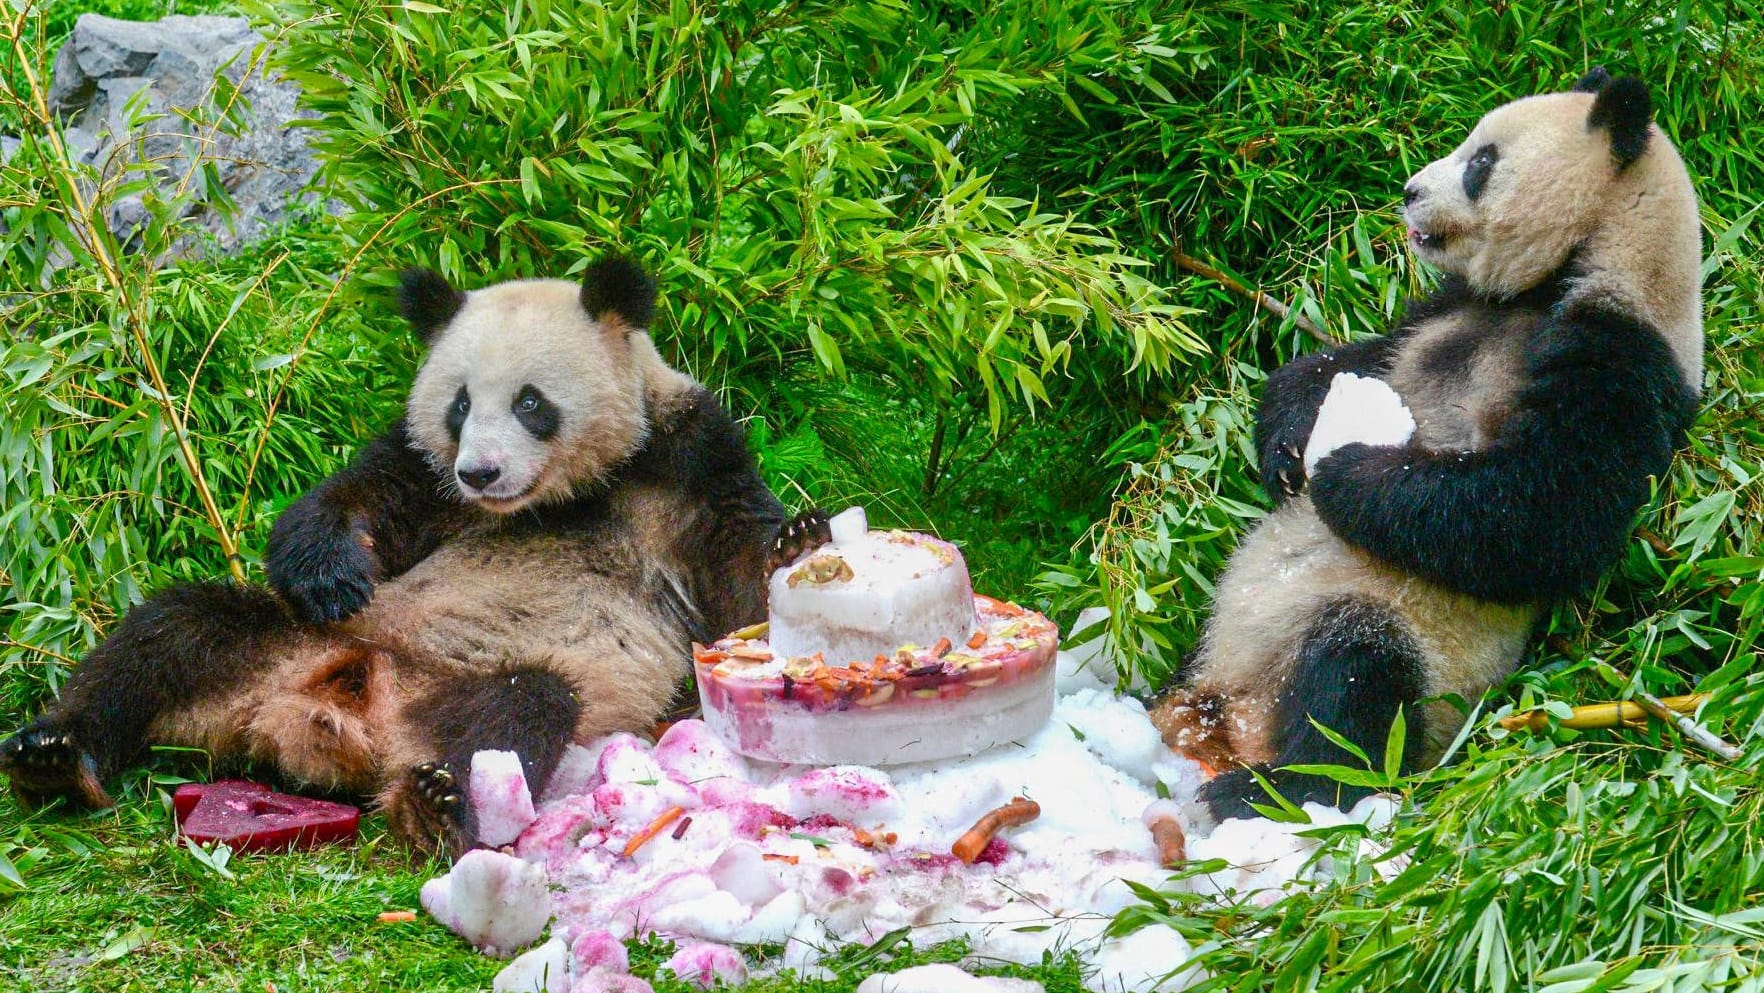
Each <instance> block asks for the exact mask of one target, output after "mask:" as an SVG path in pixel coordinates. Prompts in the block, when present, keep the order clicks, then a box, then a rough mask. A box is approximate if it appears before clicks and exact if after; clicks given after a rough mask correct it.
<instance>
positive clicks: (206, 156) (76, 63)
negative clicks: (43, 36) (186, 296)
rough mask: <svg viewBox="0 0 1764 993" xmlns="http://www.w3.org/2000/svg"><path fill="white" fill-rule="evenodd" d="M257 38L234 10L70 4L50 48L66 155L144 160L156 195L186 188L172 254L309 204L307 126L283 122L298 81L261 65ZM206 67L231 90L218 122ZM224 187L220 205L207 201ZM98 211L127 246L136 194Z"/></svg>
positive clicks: (128, 164) (113, 175) (139, 224)
mask: <svg viewBox="0 0 1764 993" xmlns="http://www.w3.org/2000/svg"><path fill="white" fill-rule="evenodd" d="M262 44H263V36H262V35H260V34H258V33H257V32H256V31H253V30H252V29H251V24H250V22H249V21H247V20H246V19H245V18H242V17H214V16H200V17H187V16H173V17H167V18H165V19H163V20H159V21H146V22H138V21H122V20H117V19H115V18H111V17H103V16H100V15H98V14H82V15H80V18H79V20H78V21H76V22H75V23H74V30H73V34H72V35H70V36H69V38H68V40H67V42H66V44H64V45H63V46H62V48H61V51H60V52H59V53H57V55H56V58H55V68H54V74H53V77H52V80H51V83H50V88H49V93H48V98H49V103H50V106H51V107H52V108H53V110H54V111H55V112H56V113H57V114H58V115H60V116H61V119H62V121H63V124H64V127H65V140H66V141H67V143H68V146H69V149H70V151H74V152H75V154H76V155H77V157H78V160H79V161H80V162H83V163H87V164H90V165H92V166H94V167H95V168H96V169H97V170H98V173H99V179H100V182H109V181H114V180H116V179H118V178H119V177H120V176H121V175H122V174H123V173H124V172H126V171H127V170H129V169H130V168H146V169H149V170H150V171H152V172H153V173H154V174H155V175H156V176H157V177H158V179H159V183H160V187H161V191H162V193H163V194H170V193H172V192H173V191H175V190H176V189H177V188H178V187H179V186H180V185H184V186H185V187H186V189H185V195H186V196H187V197H188V202H187V203H185V204H183V205H182V209H183V210H184V211H185V215H186V217H187V218H188V221H189V223H188V224H187V225H186V228H187V229H191V233H190V234H189V235H188V236H187V237H185V238H184V239H183V240H182V241H181V242H180V243H179V244H177V245H175V246H171V251H172V253H173V254H191V253H200V252H202V251H205V250H218V251H222V252H226V251H230V250H232V249H234V248H236V247H238V246H239V245H242V244H247V243H249V242H252V241H256V240H258V239H260V238H262V237H263V236H264V235H265V234H266V233H267V232H268V231H269V230H270V229H273V228H275V227H277V226H280V225H282V224H284V223H286V222H287V221H289V220H291V219H293V218H294V217H296V216H299V215H300V214H302V213H310V212H314V211H316V210H318V209H321V207H320V206H319V204H318V198H317V197H316V196H315V195H314V194H313V193H312V192H311V191H309V190H308V189H307V187H308V185H309V184H310V183H311V180H312V177H313V174H314V172H316V171H317V167H318V163H317V161H316V159H315V157H314V155H313V152H312V148H311V145H310V142H309V141H308V139H307V133H306V132H305V131H303V130H301V129H299V128H296V127H293V126H292V125H293V122H295V121H296V120H299V119H300V118H302V117H304V116H308V115H304V114H302V113H301V111H300V110H299V108H298V106H297V101H298V100H299V97H300V90H299V87H298V86H296V85H295V84H293V83H291V82H288V81H286V80H283V79H280V78H278V77H275V76H273V75H272V76H266V75H265V73H264V69H263V62H264V58H263V53H262V52H261V51H260V49H259V46H261V45H262ZM217 73H220V74H224V75H225V77H226V78H227V79H228V80H229V81H231V83H232V84H233V86H234V87H236V88H237V100H238V103H237V104H236V105H235V106H234V108H233V113H232V114H231V115H230V117H231V118H232V120H231V121H230V122H229V123H228V124H226V125H225V126H224V127H221V128H219V129H218V130H217V129H215V127H214V124H213V122H215V121H216V120H218V119H219V118H220V116H221V113H220V112H221V111H222V110H223V109H224V108H218V107H216V106H215V101H216V96H217V94H216V88H215V76H216V74H217ZM241 108H243V109H244V112H243V113H240V112H239V111H240V109H241ZM211 132H212V134H213V141H212V142H211V143H210V142H208V141H206V139H207V138H208V137H209V135H210V133H211ZM195 157H199V158H200V159H201V160H203V161H205V162H207V163H209V164H211V165H212V167H213V170H214V173H213V174H214V177H215V178H216V179H218V184H217V185H218V186H219V189H218V190H214V189H210V188H208V187H206V186H205V185H204V183H203V176H202V175H201V171H200V169H199V168H198V169H196V170H193V169H192V159H193V158H195ZM186 177H189V181H188V182H187V183H186ZM225 197H230V198H231V200H232V204H233V206H232V208H231V209H228V210H222V209H219V206H220V201H221V200H222V199H224V198H225ZM108 216H109V218H110V222H111V224H112V231H113V233H114V234H115V235H116V236H117V239H118V241H119V242H121V243H122V244H124V245H128V246H130V247H131V248H133V247H138V243H139V234H140V231H141V229H142V228H143V226H144V224H145V222H146V218H147V212H146V208H145V205H144V203H143V202H142V198H141V197H140V196H139V195H136V196H129V197H119V198H117V199H116V200H115V201H114V202H113V203H112V205H111V210H110V212H109V215H108Z"/></svg>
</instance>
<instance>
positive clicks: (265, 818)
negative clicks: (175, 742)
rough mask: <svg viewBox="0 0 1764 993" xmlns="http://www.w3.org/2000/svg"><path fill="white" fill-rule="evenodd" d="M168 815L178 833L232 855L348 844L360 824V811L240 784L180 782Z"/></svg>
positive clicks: (258, 785) (228, 781) (240, 781)
mask: <svg viewBox="0 0 1764 993" xmlns="http://www.w3.org/2000/svg"><path fill="white" fill-rule="evenodd" d="M172 811H173V813H174V814H175V815H176V816H177V820H178V833H179V834H182V835H183V836H184V837H186V838H189V839H190V840H191V841H196V842H202V843H207V842H211V841H221V842H225V843H226V844H227V846H228V847H230V848H232V849H233V851H235V852H260V851H270V850H278V851H279V850H284V849H290V848H311V847H313V846H315V845H322V844H326V843H328V842H333V841H352V840H354V838H355V831H356V828H357V826H358V825H359V824H360V822H361V811H360V810H358V809H356V808H355V807H351V806H349V805H348V804H346V803H331V802H330V801H328V800H311V799H308V798H306V797H302V796H289V795H288V794H286V793H276V792H273V791H272V790H271V789H270V788H269V787H267V786H264V785H263V784H262V783H253V782H248V781H246V780H243V779H223V780H221V781H220V782H217V783H207V784H203V783H186V784H184V785H183V786H180V787H178V788H177V790H176V792H174V793H173V794H172Z"/></svg>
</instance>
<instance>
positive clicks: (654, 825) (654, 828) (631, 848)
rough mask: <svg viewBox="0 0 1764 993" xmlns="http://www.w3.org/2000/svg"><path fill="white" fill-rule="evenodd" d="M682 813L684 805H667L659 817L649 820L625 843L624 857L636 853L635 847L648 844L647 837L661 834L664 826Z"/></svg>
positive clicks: (677, 818)
mask: <svg viewBox="0 0 1764 993" xmlns="http://www.w3.org/2000/svg"><path fill="white" fill-rule="evenodd" d="M684 813H686V809H685V808H684V807H669V808H668V809H666V810H664V811H662V813H661V816H660V817H657V818H656V819H655V820H653V821H650V822H649V826H648V827H646V828H644V829H643V830H641V831H639V832H637V834H636V835H634V836H633V837H632V838H631V840H630V841H628V842H626V843H625V857H626V858H630V857H631V856H633V855H635V854H637V849H639V848H642V847H643V846H644V845H647V844H649V839H651V838H653V837H655V836H656V835H658V834H661V833H662V830H663V829H664V828H666V827H667V826H668V825H669V824H672V823H674V822H675V821H677V820H679V819H680V816H681V815H682V814H684Z"/></svg>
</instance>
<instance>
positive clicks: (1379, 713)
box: [1200, 596, 1427, 821]
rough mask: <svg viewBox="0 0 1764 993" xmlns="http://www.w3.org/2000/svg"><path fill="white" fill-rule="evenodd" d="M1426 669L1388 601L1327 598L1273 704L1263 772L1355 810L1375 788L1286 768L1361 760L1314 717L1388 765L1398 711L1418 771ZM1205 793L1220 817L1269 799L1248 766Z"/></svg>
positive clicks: (1297, 794)
mask: <svg viewBox="0 0 1764 993" xmlns="http://www.w3.org/2000/svg"><path fill="white" fill-rule="evenodd" d="M1425 665H1426V663H1425V659H1424V657H1423V655H1422V653H1421V650H1420V647H1419V646H1418V645H1417V644H1416V642H1415V639H1414V638H1413V637H1412V636H1411V635H1410V634H1409V632H1408V629H1407V627H1406V626H1405V625H1404V623H1403V621H1402V618H1401V617H1399V616H1398V615H1397V614H1395V613H1394V612H1393V611H1392V610H1391V609H1390V608H1389V607H1387V606H1385V605H1384V604H1381V603H1378V602H1376V601H1373V600H1370V599H1366V598H1363V597H1354V596H1343V597H1337V598H1335V599H1333V600H1330V601H1328V602H1327V603H1325V604H1324V606H1323V607H1322V608H1321V609H1320V610H1319V611H1318V612H1317V614H1316V615H1315V616H1314V618H1313V620H1312V621H1311V624H1310V626H1309V627H1308V629H1307V631H1306V633H1305V636H1304V637H1303V638H1302V639H1301V640H1300V642H1299V647H1298V649H1297V652H1296V657H1295V658H1294V659H1293V661H1292V668H1291V670H1290V675H1289V676H1288V678H1287V679H1286V681H1285V685H1284V686H1283V687H1282V688H1281V691H1280V695H1279V697H1278V699H1277V700H1276V702H1275V706H1274V708H1273V711H1274V712H1273V717H1272V721H1271V726H1270V727H1268V728H1267V736H1268V740H1269V743H1270V744H1271V746H1272V748H1273V750H1274V753H1275V757H1274V759H1273V760H1272V761H1270V762H1268V763H1266V764H1262V765H1257V766H1255V767H1254V769H1255V772H1256V773H1259V774H1260V775H1261V776H1262V777H1263V778H1264V779H1266V780H1268V782H1269V783H1271V784H1272V785H1273V787H1274V789H1275V790H1277V791H1278V792H1279V793H1280V795H1281V796H1282V797H1284V798H1286V799H1287V800H1289V801H1291V802H1292V803H1294V804H1303V803H1307V802H1318V803H1324V804H1330V805H1333V806H1339V807H1343V808H1346V807H1348V806H1351V805H1352V804H1353V803H1355V802H1357V801H1358V800H1360V799H1361V798H1363V797H1365V796H1366V795H1367V794H1369V793H1370V792H1371V791H1370V790H1368V789H1366V788H1364V787H1358V786H1349V785H1346V784H1343V783H1339V782H1337V781H1335V780H1333V779H1329V778H1327V777H1324V776H1317V775H1311V774H1308V773H1299V772H1289V771H1284V767H1285V766H1292V765H1314V764H1329V765H1349V766H1358V765H1359V764H1360V763H1359V760H1358V759H1356V758H1354V757H1353V756H1352V755H1350V754H1349V753H1348V752H1347V751H1345V750H1343V749H1342V748H1341V747H1340V746H1338V745H1336V744H1335V743H1334V742H1332V741H1330V740H1329V739H1328V738H1327V737H1325V736H1324V735H1323V733H1322V732H1320V731H1318V730H1317V728H1316V726H1315V724H1313V723H1312V722H1313V721H1315V722H1316V724H1321V725H1323V726H1324V727H1327V728H1329V729H1330V730H1331V731H1333V732H1335V733H1336V734H1338V735H1340V736H1341V737H1342V738H1344V739H1346V740H1347V741H1349V742H1351V743H1353V744H1354V745H1355V746H1357V747H1358V748H1360V749H1361V750H1362V751H1364V752H1365V753H1366V754H1367V756H1369V757H1370V758H1371V759H1372V761H1373V762H1374V764H1379V763H1381V762H1382V757H1383V755H1384V751H1385V744H1386V742H1387V741H1388V739H1389V736H1390V730H1391V725H1392V722H1393V721H1394V720H1395V719H1396V714H1397V710H1398V709H1399V708H1401V709H1402V711H1403V715H1404V722H1405V724H1406V727H1407V731H1406V736H1405V738H1404V743H1403V767H1404V769H1405V770H1408V769H1411V768H1412V767H1413V765H1414V763H1415V762H1417V761H1418V759H1419V757H1420V756H1421V754H1422V753H1423V752H1424V751H1425V741H1426V733H1425V732H1426V728H1425V727H1423V726H1422V725H1423V722H1424V720H1425V717H1424V713H1423V711H1422V709H1421V708H1419V707H1417V706H1416V704H1417V702H1418V701H1419V700H1420V699H1421V698H1422V695H1423V687H1424V686H1426V685H1427V684H1426V672H1425ZM1200 796H1201V799H1202V800H1204V801H1205V802H1206V804H1207V806H1208V807H1209V809H1210V810H1211V811H1212V813H1213V815H1214V816H1215V817H1216V818H1217V819H1218V820H1220V821H1223V820H1225V819H1227V818H1231V817H1254V816H1257V815H1256V812H1255V810H1254V809H1253V808H1252V807H1251V806H1250V805H1251V804H1252V803H1267V802H1271V800H1270V798H1269V797H1268V795H1267V792H1266V791H1265V790H1264V789H1263V788H1262V786H1261V784H1259V783H1257V782H1256V780H1255V777H1254V776H1253V775H1252V774H1251V771H1250V769H1248V768H1244V767H1239V768H1236V769H1232V770H1230V771H1228V772H1225V773H1223V774H1221V775H1219V776H1218V777H1216V778H1214V779H1213V780H1211V781H1210V782H1208V783H1207V784H1206V785H1205V786H1204V787H1202V789H1201V793H1200Z"/></svg>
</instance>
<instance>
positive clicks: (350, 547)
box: [267, 527, 379, 624]
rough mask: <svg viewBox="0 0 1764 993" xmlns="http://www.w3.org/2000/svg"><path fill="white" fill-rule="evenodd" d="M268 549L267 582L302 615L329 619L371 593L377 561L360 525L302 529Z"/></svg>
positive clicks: (348, 612)
mask: <svg viewBox="0 0 1764 993" xmlns="http://www.w3.org/2000/svg"><path fill="white" fill-rule="evenodd" d="M302 530H304V531H305V533H299V532H296V533H293V534H290V535H288V538H287V541H286V542H283V543H280V547H276V548H272V549H271V550H270V552H271V554H270V561H269V563H268V569H267V571H268V573H269V581H270V585H271V586H272V587H274V588H275V590H276V592H277V593H280V594H281V595H282V598H283V599H284V600H286V601H287V602H288V605H289V606H290V607H292V608H293V609H294V613H295V614H297V615H298V616H299V617H300V618H301V619H303V620H307V621H311V622H312V623H314V624H331V623H335V622H337V621H341V620H343V619H344V618H347V617H350V616H352V615H354V614H356V613H358V612H359V611H360V610H361V609H362V608H363V607H366V606H367V605H368V601H369V600H372V599H373V597H374V577H375V576H376V575H377V574H378V573H379V561H378V560H377V559H376V558H375V557H374V553H373V536H372V535H369V534H368V533H367V532H366V531H363V530H361V529H359V528H351V527H343V528H337V529H322V530H321V529H316V528H314V529H302Z"/></svg>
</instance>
